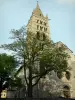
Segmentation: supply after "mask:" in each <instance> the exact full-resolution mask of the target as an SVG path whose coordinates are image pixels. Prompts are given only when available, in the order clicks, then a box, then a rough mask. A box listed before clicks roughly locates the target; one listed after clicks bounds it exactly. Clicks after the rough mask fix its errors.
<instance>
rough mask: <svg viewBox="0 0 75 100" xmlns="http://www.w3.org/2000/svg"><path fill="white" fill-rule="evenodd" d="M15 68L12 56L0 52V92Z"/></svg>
mask: <svg viewBox="0 0 75 100" xmlns="http://www.w3.org/2000/svg"><path fill="white" fill-rule="evenodd" d="M15 68H16V60H15V58H14V56H10V55H7V54H0V92H1V90H2V88H5V87H7V86H5V83H6V82H7V81H9V79H10V77H11V74H12V72H13V71H14V69H15Z"/></svg>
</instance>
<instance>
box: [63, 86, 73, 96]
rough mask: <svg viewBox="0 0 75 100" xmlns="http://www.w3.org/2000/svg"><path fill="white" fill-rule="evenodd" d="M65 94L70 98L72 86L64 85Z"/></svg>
mask: <svg viewBox="0 0 75 100" xmlns="http://www.w3.org/2000/svg"><path fill="white" fill-rule="evenodd" d="M63 94H64V97H65V98H70V97H71V95H70V87H69V86H68V85H64V87H63Z"/></svg>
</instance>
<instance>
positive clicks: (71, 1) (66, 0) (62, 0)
mask: <svg viewBox="0 0 75 100" xmlns="http://www.w3.org/2000/svg"><path fill="white" fill-rule="evenodd" d="M57 2H58V3H60V4H75V0H57Z"/></svg>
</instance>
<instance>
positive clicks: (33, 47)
mask: <svg viewBox="0 0 75 100" xmlns="http://www.w3.org/2000/svg"><path fill="white" fill-rule="evenodd" d="M11 33H12V37H11V39H14V41H13V43H11V44H4V45H2V46H1V48H4V49H9V50H12V51H14V53H15V55H16V57H18V59H19V63H20V64H22V66H23V67H24V78H25V81H26V84H27V87H28V97H32V90H33V87H34V86H35V85H36V84H37V83H38V82H39V80H40V79H41V78H42V77H43V76H45V75H46V74H48V73H49V72H50V71H52V70H54V71H55V72H60V73H63V72H65V71H66V70H67V69H68V66H67V60H66V58H67V57H68V54H67V53H65V47H63V46H61V47H57V46H56V45H55V43H54V42H53V41H51V40H47V39H46V40H41V39H39V40H38V39H37V36H36V35H34V33H32V32H28V31H26V29H25V28H24V27H22V28H21V29H19V30H12V31H11ZM41 34H42V33H41ZM27 70H28V74H26V71H27Z"/></svg>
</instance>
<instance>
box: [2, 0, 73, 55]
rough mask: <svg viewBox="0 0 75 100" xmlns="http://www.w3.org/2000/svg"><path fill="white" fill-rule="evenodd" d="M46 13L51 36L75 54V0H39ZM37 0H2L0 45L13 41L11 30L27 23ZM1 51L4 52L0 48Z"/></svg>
mask: <svg viewBox="0 0 75 100" xmlns="http://www.w3.org/2000/svg"><path fill="white" fill-rule="evenodd" d="M38 2H39V6H40V8H41V10H42V12H43V14H44V15H46V14H48V17H49V19H51V20H50V21H49V25H50V32H51V34H50V36H51V39H52V40H53V41H54V42H58V41H62V42H63V43H64V44H66V45H67V46H68V47H69V48H70V49H71V50H72V51H73V52H74V54H75V0H38ZM36 4H37V1H36V0H0V45H1V44H4V43H9V42H11V40H10V39H8V38H9V37H10V34H9V32H10V31H11V29H19V28H20V27H21V26H23V25H26V24H27V22H28V20H29V18H30V16H31V14H32V11H33V9H34V8H35V7H36ZM0 52H4V51H3V50H0Z"/></svg>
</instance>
